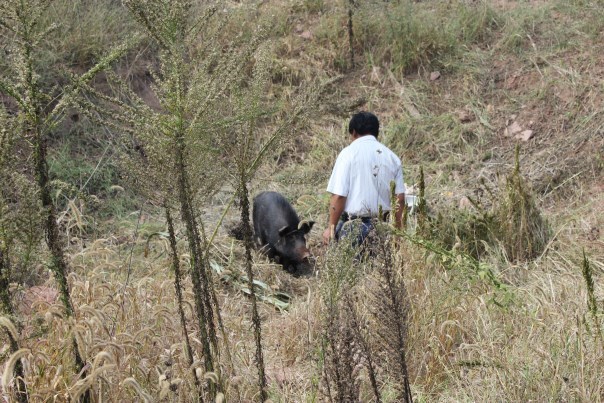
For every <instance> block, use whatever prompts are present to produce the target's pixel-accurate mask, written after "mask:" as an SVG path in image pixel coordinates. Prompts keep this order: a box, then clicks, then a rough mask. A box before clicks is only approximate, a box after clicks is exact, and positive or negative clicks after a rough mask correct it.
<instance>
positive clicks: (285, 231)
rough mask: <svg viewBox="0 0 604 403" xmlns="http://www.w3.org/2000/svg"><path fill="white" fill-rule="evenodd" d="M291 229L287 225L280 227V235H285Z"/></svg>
mask: <svg viewBox="0 0 604 403" xmlns="http://www.w3.org/2000/svg"><path fill="white" fill-rule="evenodd" d="M288 232H290V231H289V227H288V226H287V225H286V226H285V227H281V228H279V236H285V235H287V233H288Z"/></svg>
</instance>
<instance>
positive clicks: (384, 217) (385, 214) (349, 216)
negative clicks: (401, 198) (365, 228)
mask: <svg viewBox="0 0 604 403" xmlns="http://www.w3.org/2000/svg"><path fill="white" fill-rule="evenodd" d="M389 216H390V211H385V212H383V213H382V217H381V220H380V221H387V220H388V217H389ZM374 218H378V215H377V214H376V215H367V216H361V215H356V214H348V213H347V212H343V213H342V216H341V217H340V219H341V220H342V221H352V220H362V221H367V220H371V219H374Z"/></svg>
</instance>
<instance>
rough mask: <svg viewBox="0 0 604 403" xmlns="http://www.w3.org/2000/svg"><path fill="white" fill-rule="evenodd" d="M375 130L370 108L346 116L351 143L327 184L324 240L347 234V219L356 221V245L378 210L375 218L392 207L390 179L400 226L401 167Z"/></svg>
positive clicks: (339, 159) (360, 241)
mask: <svg viewBox="0 0 604 403" xmlns="http://www.w3.org/2000/svg"><path fill="white" fill-rule="evenodd" d="M379 131H380V123H379V120H378V118H377V116H375V115H374V114H373V113H371V112H359V113H357V114H355V115H353V116H352V118H351V119H350V123H349V124H348V132H349V133H350V136H351V143H350V145H349V146H348V147H346V148H344V149H343V150H342V151H341V152H340V154H339V155H338V158H337V160H336V163H335V165H334V167H333V171H332V173H331V178H330V179H329V184H328V185H327V191H328V192H330V193H331V198H330V200H329V223H328V226H327V228H326V229H325V231H324V232H323V242H324V243H326V244H327V243H329V241H330V240H331V239H333V238H335V239H339V238H342V237H344V236H346V235H348V233H349V232H350V226H349V225H348V226H345V224H348V223H347V222H348V221H350V223H354V222H357V224H358V225H357V229H356V231H357V234H356V236H357V238H356V239H355V240H353V245H355V246H358V245H360V244H361V243H362V242H363V241H364V239H365V237H366V236H367V234H368V233H369V232H370V231H371V229H372V228H373V221H374V219H376V218H378V214H379V212H380V211H382V212H383V214H384V216H383V217H379V218H380V219H385V218H386V217H387V215H388V214H389V212H390V210H391V208H392V206H391V205H390V183H391V182H394V184H395V187H394V191H395V194H396V198H397V206H396V211H395V225H396V226H397V227H400V226H401V220H402V214H403V209H404V206H405V185H404V182H403V168H402V165H401V160H400V158H398V157H397V156H396V154H394V153H393V152H392V151H391V150H390V149H388V147H386V146H385V145H383V144H382V143H380V142H379V141H378V140H377V137H378V134H379ZM380 207H381V209H380ZM359 226H360V228H359Z"/></svg>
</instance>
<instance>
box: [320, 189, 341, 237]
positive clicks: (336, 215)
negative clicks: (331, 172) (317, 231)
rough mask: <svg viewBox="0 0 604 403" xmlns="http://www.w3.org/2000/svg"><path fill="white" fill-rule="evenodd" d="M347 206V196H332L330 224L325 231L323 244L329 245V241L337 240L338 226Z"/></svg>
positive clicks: (330, 199) (330, 200)
mask: <svg viewBox="0 0 604 403" xmlns="http://www.w3.org/2000/svg"><path fill="white" fill-rule="evenodd" d="M344 206H346V196H340V195H336V194H332V195H331V197H330V198H329V222H328V224H327V228H326V229H325V231H323V243H324V244H325V245H327V244H329V241H330V240H332V239H333V238H335V232H336V225H338V221H339V220H340V216H341V215H342V212H343V211H344Z"/></svg>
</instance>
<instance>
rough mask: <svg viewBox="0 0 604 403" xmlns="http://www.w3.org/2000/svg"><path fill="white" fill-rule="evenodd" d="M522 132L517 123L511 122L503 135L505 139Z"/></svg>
mask: <svg viewBox="0 0 604 403" xmlns="http://www.w3.org/2000/svg"><path fill="white" fill-rule="evenodd" d="M521 131H522V127H520V125H519V124H518V122H512V124H511V125H509V126H508V127H506V128H505V130H504V132H503V135H504V136H506V137H510V136H513V135H515V134H517V133H520V132H521Z"/></svg>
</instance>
